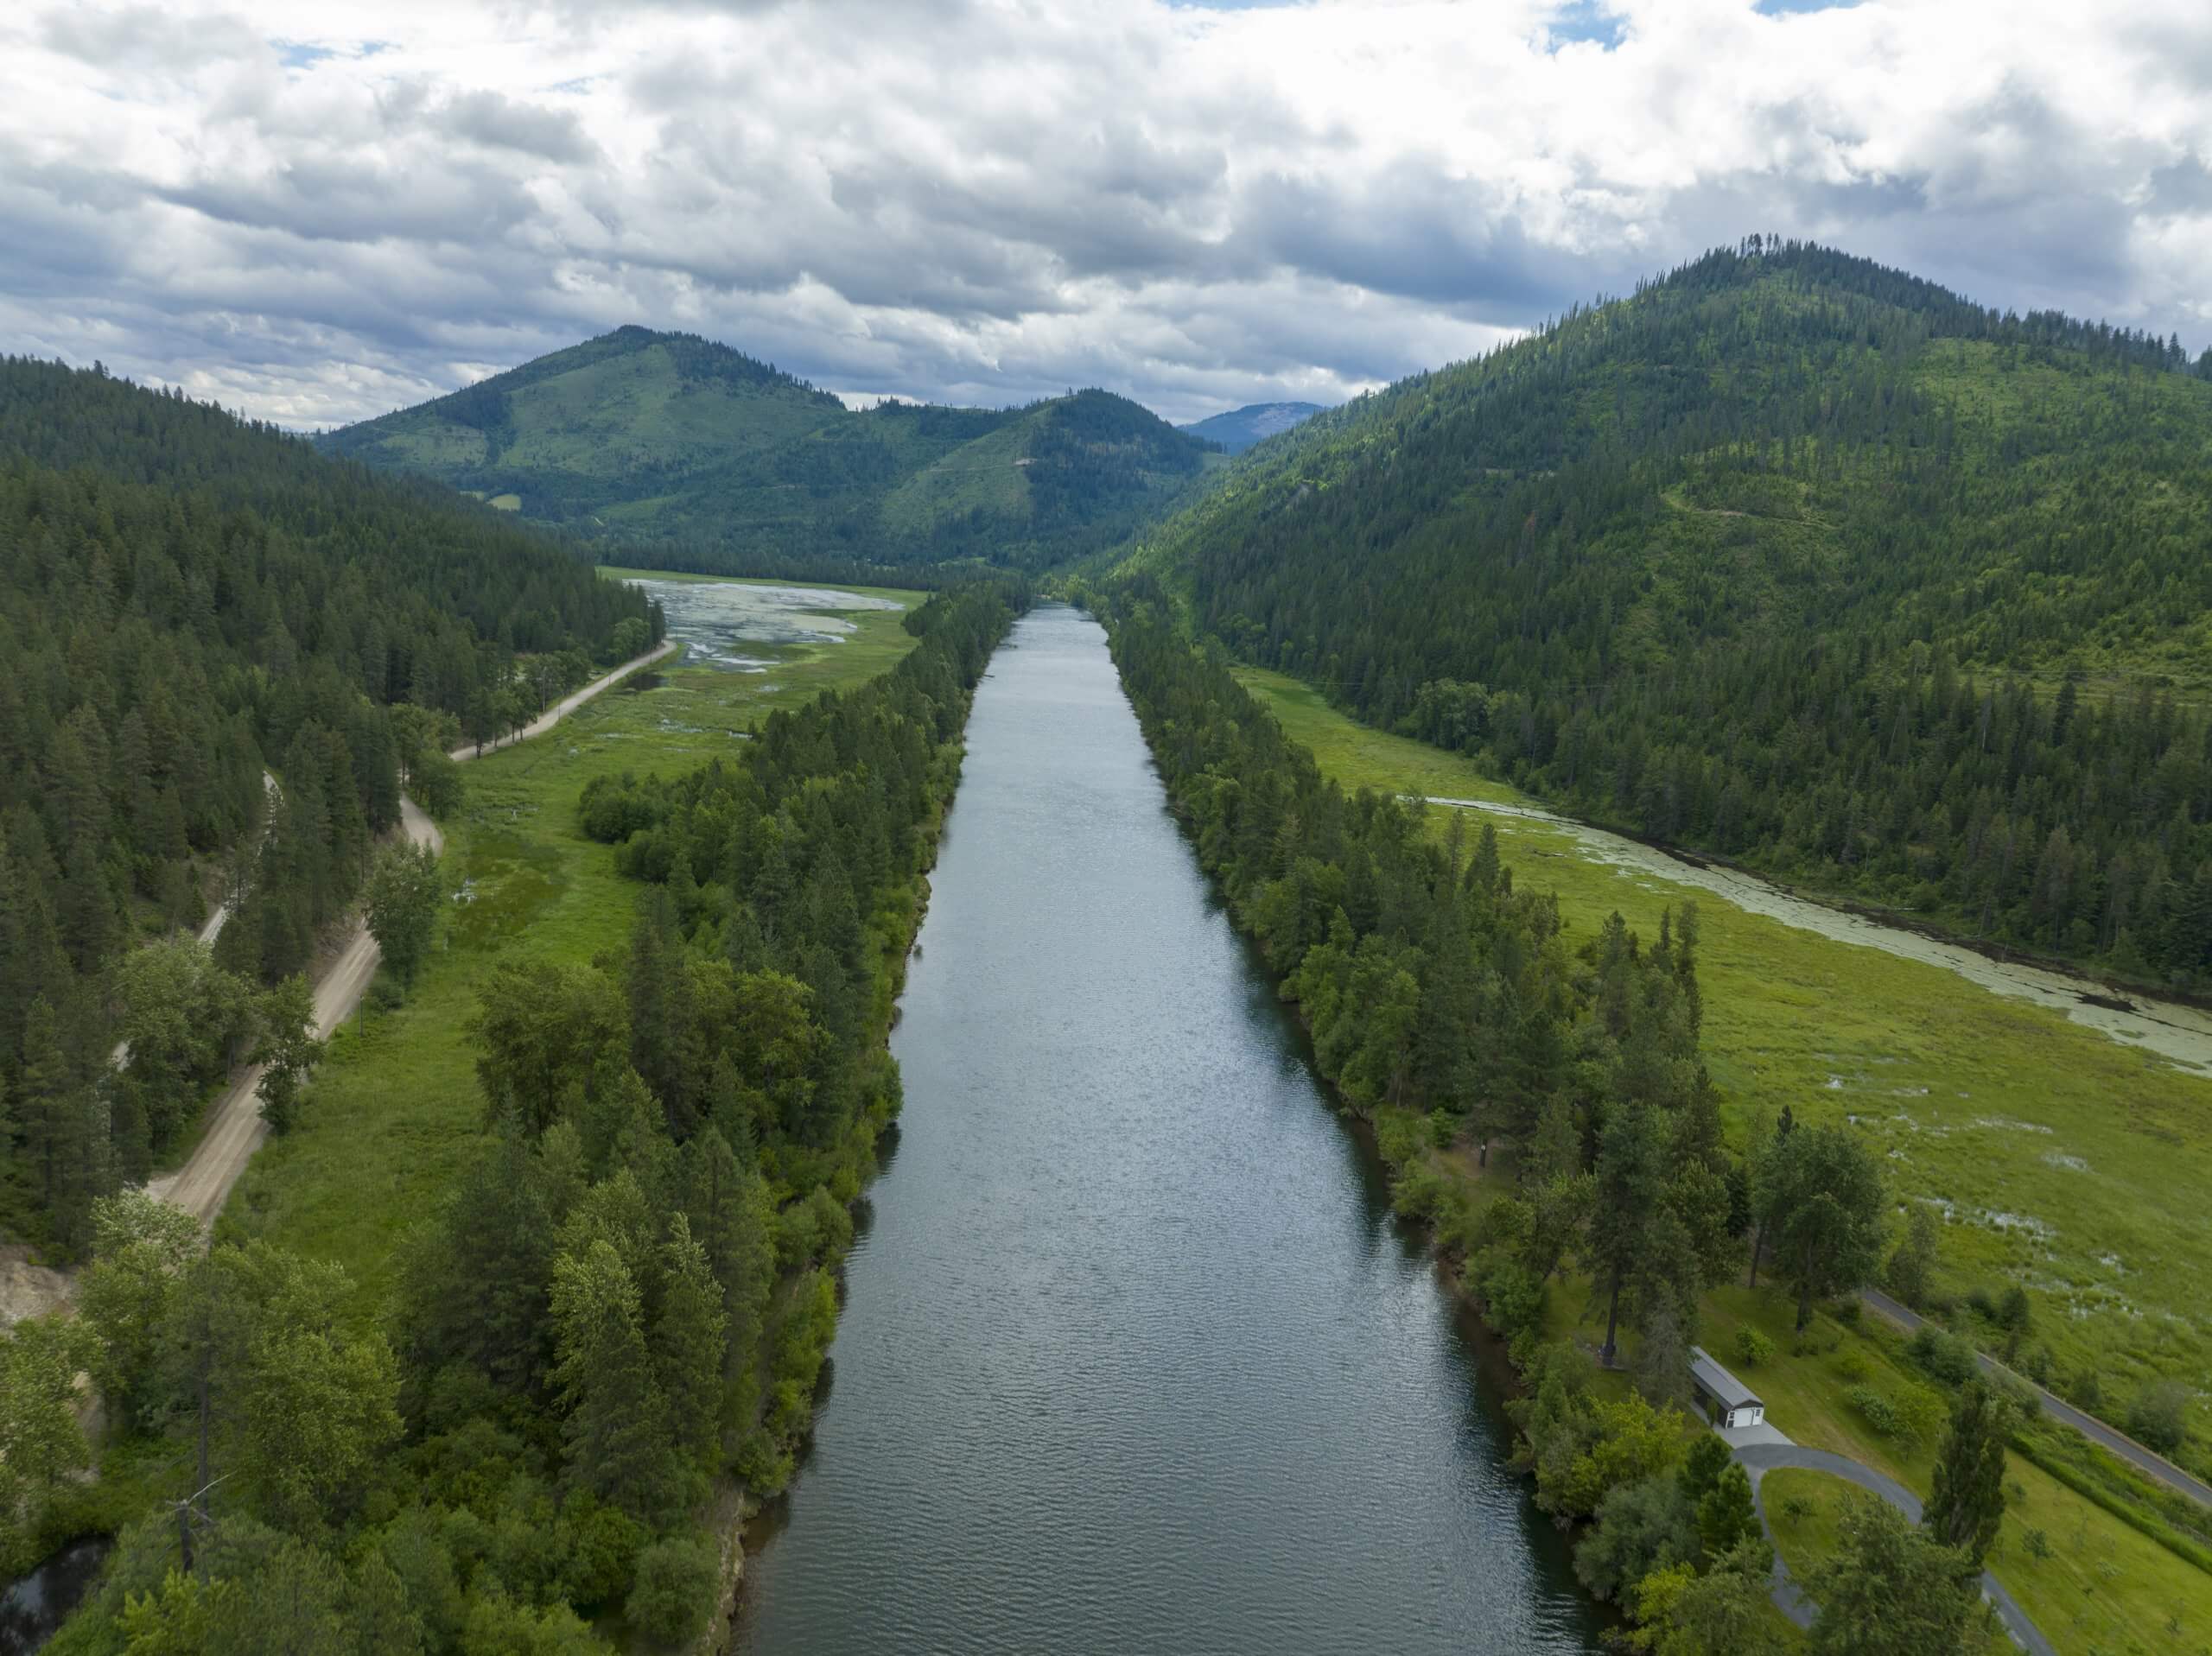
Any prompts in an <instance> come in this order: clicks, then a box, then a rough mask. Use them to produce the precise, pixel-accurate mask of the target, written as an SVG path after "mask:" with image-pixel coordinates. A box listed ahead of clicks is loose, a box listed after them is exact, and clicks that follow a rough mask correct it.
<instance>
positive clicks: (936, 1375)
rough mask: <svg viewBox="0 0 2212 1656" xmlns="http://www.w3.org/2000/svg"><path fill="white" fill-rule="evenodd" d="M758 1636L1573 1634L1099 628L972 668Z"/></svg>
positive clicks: (1557, 1554)
mask: <svg viewBox="0 0 2212 1656" xmlns="http://www.w3.org/2000/svg"><path fill="white" fill-rule="evenodd" d="M932 885H933V895H932V898H931V907H930V913H929V917H928V919H927V921H926V923H925V926H924V929H923V931H922V935H921V939H920V942H921V949H920V952H919V955H918V958H917V959H916V960H915V961H914V962H913V964H912V971H911V975H910V978H909V980H908V985H907V989H906V996H905V999H904V1001H903V1003H902V1018H901V1021H900V1024H899V1029H898V1031H897V1033H896V1034H895V1035H894V1037H893V1047H894V1050H896V1052H897V1054H898V1056H899V1063H900V1065H901V1066H902V1069H903V1070H904V1074H905V1079H906V1111H905V1114H904V1116H903V1117H902V1120H901V1125H900V1129H899V1134H898V1137H897V1140H896V1143H895V1147H894V1152H893V1154H892V1155H891V1156H890V1158H889V1161H888V1166H887V1170H886V1171H885V1172H884V1174H883V1176H882V1177H880V1179H879V1180H878V1181H877V1183H875V1185H874V1187H873V1190H872V1191H871V1193H870V1208H871V1211H870V1212H868V1214H867V1215H865V1217H866V1218H867V1220H868V1222H867V1223H866V1225H865V1227H864V1234H863V1235H862V1239H861V1241H860V1243H859V1245H858V1246H857V1247H855V1250H854V1253H853V1255H852V1259H851V1263H850V1267H849V1298H848V1303H847V1304H846V1307H845V1310H844V1314H843V1317H842V1321H841V1323H840V1325H839V1329H838V1335H837V1340H836V1346H835V1347H834V1348H833V1350H832V1353H831V1363H832V1369H831V1374H832V1379H831V1384H830V1386H829V1393H828V1396H827V1398H826V1400H825V1402H824V1405H823V1412H822V1416H821V1420H820V1425H819V1431H818V1434H817V1441H816V1444H815V1448H814V1450H813V1452H812V1454H811V1456H810V1458H809V1460H808V1462H807V1463H806V1464H805V1465H804V1468H803V1469H802V1470H801V1472H800V1474H799V1475H798V1479H797V1480H796V1482H795V1483H794V1486H793V1488H792V1490H791V1494H790V1495H789V1497H788V1499H787V1501H785V1502H783V1503H780V1504H779V1507H776V1508H774V1509H772V1512H771V1513H770V1514H769V1516H768V1519H767V1521H766V1524H765V1526H762V1527H763V1528H765V1529H766V1531H767V1533H766V1536H765V1538H763V1537H760V1536H756V1538H755V1544H756V1546H757V1548H758V1551H756V1553H755V1556H753V1558H750V1559H749V1560H748V1561H747V1583H746V1592H745V1596H744V1601H743V1604H742V1608H741V1615H740V1622H741V1626H740V1635H741V1647H742V1648H746V1649H749V1650H753V1651H758V1652H762V1653H767V1652H774V1653H779V1656H780V1653H786V1652H831V1651H838V1652H845V1651H868V1650H885V1651H888V1650H912V1651H953V1650H957V1651H979V1652H997V1651H1003V1652H1024V1653H1027V1652H1036V1651H1054V1652H1109V1651H1110V1652H1138V1651H1160V1652H1171V1651H1172V1652H1194V1651H1207V1652H1252V1653H1268V1656H1280V1653H1289V1652H1323V1651H1344V1652H1352V1651H1359V1652H1417V1653H1427V1652H1435V1653H1444V1652H1453V1653H1470V1652H1477V1653H1480V1652H1496V1653H1509V1652H1510V1653H1524V1652H1527V1653H1549V1652H1586V1651H1591V1650H1593V1649H1595V1648H1596V1647H1597V1646H1596V1631H1595V1629H1596V1619H1595V1613H1594V1612H1593V1610H1592V1608H1591V1607H1590V1605H1589V1604H1588V1603H1587V1602H1586V1600H1584V1599H1583V1598H1582V1596H1580V1593H1579V1591H1578V1589H1576V1588H1575V1586H1574V1583H1573V1578H1572V1577H1571V1576H1570V1575H1569V1573H1568V1571H1567V1555H1566V1549H1565V1546H1564V1545H1563V1543H1562V1541H1561V1539H1560V1537H1559V1536H1558V1535H1557V1534H1556V1533H1555V1532H1554V1531H1553V1530H1552V1528H1551V1527H1550V1526H1549V1525H1548V1522H1546V1521H1545V1520H1543V1519H1542V1518H1541V1516H1540V1515H1539V1514H1537V1513H1535V1512H1534V1511H1533V1509H1532V1508H1531V1507H1529V1503H1528V1501H1527V1500H1526V1498H1525V1493H1524V1486H1523V1484H1522V1480H1521V1479H1520V1478H1519V1477H1518V1476H1517V1475H1516V1474H1515V1473H1514V1472H1513V1471H1512V1469H1510V1467H1509V1466H1508V1465H1507V1464H1506V1463H1505V1457H1506V1451H1507V1447H1508V1444H1509V1443H1510V1427H1509V1425H1508V1424H1507V1423H1506V1422H1505V1420H1504V1419H1503V1415H1502V1413H1501V1412H1500V1411H1499V1409H1498V1407H1497V1402H1496V1399H1495V1397H1494V1395H1493V1394H1492V1393H1491V1392H1490V1391H1489V1390H1488V1389H1487V1388H1486V1385H1485V1382H1484V1379H1483V1377H1482V1375H1481V1374H1480V1373H1479V1371H1478V1352H1477V1348H1476V1347H1475V1346H1474V1345H1473V1344H1472V1343H1471V1340H1470V1337H1469V1330H1468V1329H1466V1327H1465V1325H1464V1324H1463V1322H1462V1317H1461V1313H1460V1311H1459V1308H1458V1307H1457V1306H1456V1305H1455V1304H1454V1303H1453V1302H1452V1300H1451V1298H1449V1297H1448V1296H1447V1295H1446V1293H1445V1292H1444V1291H1442V1289H1441V1288H1440V1285H1439V1284H1438V1281H1437V1279H1436V1275H1435V1272H1434V1271H1433V1267H1432V1266H1431V1265H1430V1263H1429V1261H1428V1260H1427V1258H1426V1256H1425V1255H1424V1253H1423V1252H1422V1250H1421V1247H1420V1246H1419V1244H1418V1242H1417V1240H1414V1238H1411V1237H1409V1236H1408V1235H1407V1234H1405V1233H1403V1232H1402V1230H1401V1228H1399V1227H1398V1225H1397V1224H1396V1222H1395V1221H1394V1220H1393V1219H1392V1218H1391V1217H1390V1215H1389V1210H1388V1208H1387V1205H1386V1203H1385V1202H1384V1195H1383V1188H1382V1185H1381V1182H1380V1179H1379V1177H1378V1176H1377V1174H1376V1170H1375V1169H1374V1167H1373V1165H1372V1164H1371V1162H1370V1159H1369V1158H1368V1156H1367V1153H1366V1152H1364V1151H1363V1148H1362V1147H1361V1146H1360V1145H1358V1143H1357V1141H1356V1140H1355V1139H1354V1138H1353V1136H1352V1135H1351V1133H1349V1132H1348V1131H1347V1130H1346V1129H1345V1127H1344V1125H1343V1123H1342V1122H1341V1121H1340V1120H1338V1117H1337V1116H1336V1115H1335V1114H1334V1113H1333V1112H1332V1109H1331V1107H1330V1105H1329V1103H1328V1101H1327V1100H1326V1098H1325V1094H1324V1093H1323V1092H1322V1090H1321V1088H1320V1086H1319V1083H1318V1082H1317V1081H1316V1080H1315V1078H1314V1077H1313V1074H1312V1072H1311V1071H1310V1070H1309V1069H1307V1067H1306V1063H1305V1062H1304V1060H1303V1058H1302V1057H1301V1056H1300V1042H1299V1037H1298V1035H1297V1032H1296V1030H1295V1028H1294V1025H1292V1024H1291V1023H1290V1022H1289V1020H1288V1019H1287V1018H1286V1017H1285V1016H1284V1014H1283V1010H1282V1008H1281V1006H1280V1004H1279V1003H1278V1002H1277V1001H1276V999H1274V994H1273V993H1272V992H1271V990H1270V989H1269V987H1268V984H1267V982H1266V980H1264V978H1263V977H1262V975H1261V974H1260V973H1259V971H1258V970H1257V969H1256V968H1255V965H1254V963H1253V962H1252V961H1251V960H1250V959H1249V956H1248V955H1247V953H1246V951H1245V949H1244V946H1243V943H1242V942H1241V941H1240V940H1239V939H1238V937H1237V936H1236V934H1235V933H1234V932H1233V931H1232V930H1231V929H1230V924H1229V922H1228V920H1227V917H1225V916H1224V914H1223V913H1222V912H1221V911H1220V910H1219V907H1218V905H1217V904H1216V903H1214V902H1213V901H1212V900H1211V897H1210V895H1209V892H1208V890H1207V887H1206V885H1205V881H1204V879H1203V878H1202V876H1201V875H1200V874H1199V872H1198V867H1197V865H1196V862H1195V860H1194V859H1193V858H1192V854H1191V852H1190V850H1189V847H1187V846H1186V845H1185V843H1184V841H1183V840H1182V839H1181V837H1180V835H1179V834H1178V832H1177V830H1176V828H1175V825H1174V823H1173V820H1172V819H1171V818H1170V817H1169V815H1168V814H1167V811H1166V798H1165V795H1164V793H1163V791H1162V790H1161V788H1160V783H1159V780H1158V778H1157V777H1156V776H1155V774H1154V771H1153V769H1152V766H1151V764H1150V760H1149V758H1148V756H1147V752H1146V750H1145V747H1144V744H1143V740H1142V738H1141V735H1140V733H1139V732H1138V729H1137V725H1136V720H1135V715H1134V714H1132V712H1131V711H1130V709H1129V706H1128V701H1126V699H1125V698H1124V697H1123V695H1122V689H1121V686H1120V683H1119V681H1118V679H1117V678H1116V675H1115V672H1114V669H1113V665H1112V663H1111V662H1110V660H1109V657H1108V655H1107V651H1106V646H1105V639H1104V635H1103V632H1102V631H1100V630H1099V628H1098V627H1097V626H1096V625H1095V624H1094V623H1092V622H1090V620H1088V619H1084V617H1082V616H1080V615H1079V614H1077V612H1073V611H1071V610H1066V609H1058V608H1053V609H1044V610H1039V611H1038V612H1033V613H1032V614H1031V615H1029V616H1028V617H1027V618H1026V619H1024V620H1023V621H1022V622H1021V623H1020V625H1019V627H1018V628H1017V629H1016V631H1015V633H1014V637H1013V639H1012V640H1011V642H1010V643H1009V644H1008V645H1007V647H1006V648H1005V649H1003V650H1001V652H1000V654H999V656H998V657H997V658H996V659H995V662H994V663H993V665H992V669H991V672H990V675H989V676H988V678H987V679H986V680H985V681H984V682H983V684H982V687H981V688H980V690H979V692H978V694H977V697H976V707H975V713H974V717H973V720H972V721H971V723H970V725H969V739H968V758H967V762H966V768H965V771H964V774H963V779H962V784H961V788H960V792H959V796H958V798H957V803H956V804H955V807H954V809H953V812H952V815H951V818H950V822H949V823H948V827H947V833H946V837H945V841H944V850H943V856H942V859H941V860H940V863H939V865H938V869H937V871H936V872H935V874H934V875H933V876H932Z"/></svg>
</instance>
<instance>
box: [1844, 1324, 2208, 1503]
mask: <svg viewBox="0 0 2212 1656" xmlns="http://www.w3.org/2000/svg"><path fill="white" fill-rule="evenodd" d="M1859 1298H1861V1299H1862V1300H1864V1301H1866V1304H1867V1306H1868V1308H1869V1309H1870V1310H1875V1311H1878V1312H1880V1313H1881V1315H1883V1316H1884V1317H1888V1318H1889V1319H1890V1321H1891V1322H1892V1323H1896V1324H1897V1326H1898V1327H1899V1328H1901V1329H1919V1328H1921V1327H1923V1325H1924V1324H1925V1323H1926V1321H1927V1319H1926V1318H1924V1317H1921V1316H1920V1315H1919V1314H1918V1313H1917V1312H1916V1311H1913V1310H1910V1309H1909V1308H1908V1307H1906V1306H1904V1305H1901V1304H1898V1303H1897V1301H1896V1300H1894V1299H1891V1298H1890V1297H1889V1296H1888V1295H1887V1294H1885V1293H1884V1292H1882V1291H1880V1290H1879V1289H1877V1288H1862V1289H1861V1290H1859ZM1974 1355H1975V1357H1977V1358H1978V1359H1979V1360H1980V1363H1981V1367H1982V1372H1983V1373H1985V1374H1993V1375H1996V1376H1997V1377H1999V1378H2000V1379H2003V1380H2009V1381H2012V1382H2013V1383H2014V1384H2016V1385H2019V1386H2025V1387H2026V1388H2027V1389H2028V1390H2029V1391H2031V1392H2032V1393H2035V1395H2036V1397H2037V1399H2038V1400H2039V1401H2040V1402H2041V1403H2042V1405H2043V1409H2044V1413H2045V1414H2047V1415H2049V1416H2050V1417H2051V1418H2053V1419H2054V1420H2058V1421H2062V1422H2063V1423H2064V1424H2067V1425H2069V1426H2071V1427H2073V1428H2074V1430H2075V1431H2078V1432H2080V1433H2081V1434H2082V1436H2083V1437H2087V1438H2088V1440H2089V1441H2090V1442H2091V1443H2096V1444H2099V1445H2101V1447H2103V1448H2105V1449H2108V1450H2111V1451H2112V1452H2113V1454H2115V1455H2117V1456H2120V1459H2121V1460H2123V1461H2126V1462H2127V1463H2128V1464H2129V1465H2130V1466H2133V1467H2134V1468H2135V1469H2137V1470H2139V1471H2140V1472H2142V1473H2143V1474H2144V1475H2146V1476H2148V1477H2152V1478H2156V1479H2157V1480H2158V1482H2160V1483H2163V1484H2164V1485H2165V1486H2166V1488H2169V1489H2176V1490H2178V1491H2180V1492H2181V1493H2182V1494H2184V1495H2187V1496H2188V1497H2189V1498H2190V1500H2191V1501H2196V1503H2197V1504H2198V1505H2199V1506H2202V1507H2212V1484H2207V1483H2206V1482H2203V1480H2202V1479H2201V1478H2194V1477H2191V1476H2190V1475H2189V1474H2188V1473H2186V1472H2184V1471H2183V1470H2182V1469H2181V1468H2179V1467H2177V1466H2176V1465H2175V1464H2174V1463H2173V1462H2171V1461H2170V1460H2168V1459H2166V1457H2165V1456H2163V1455H2161V1454H2159V1453H2158V1451H2157V1450H2150V1449H2145V1448H2144V1447H2143V1445H2142V1444H2140V1443H2137V1442H2136V1441H2135V1440H2134V1439H2133V1437H2129V1436H2128V1435H2127V1434H2126V1432H2123V1431H2115V1430H2114V1429H2113V1427H2111V1426H2108V1425H2107V1424H2105V1423H2104V1422H2103V1421H2101V1420H2100V1419H2098V1418H2096V1416H2094V1415H2093V1414H2084V1413H2082V1411H2081V1410H2079V1409H2077V1408H2075V1406H2074V1405H2072V1404H2070V1403H2069V1402H2068V1401H2067V1400H2066V1399H2064V1398H2063V1397H2058V1396H2056V1395H2054V1394H2053V1393H2050V1392H2046V1391H2045V1390H2044V1388H2043V1387H2042V1386H2037V1384H2036V1383H2035V1382H2034V1381H2033V1380H2030V1379H2028V1378H2027V1377H2026V1376H2025V1375H2024V1374H2014V1373H2013V1372H2012V1370H2011V1369H2009V1368H2007V1367H2005V1365H2004V1364H2003V1363H2000V1362H1999V1361H1997V1359H1996V1358H1994V1357H1993V1356H1991V1355H1989V1354H1988V1353H1987V1352H1984V1351H1977V1352H1976V1353H1974Z"/></svg>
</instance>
